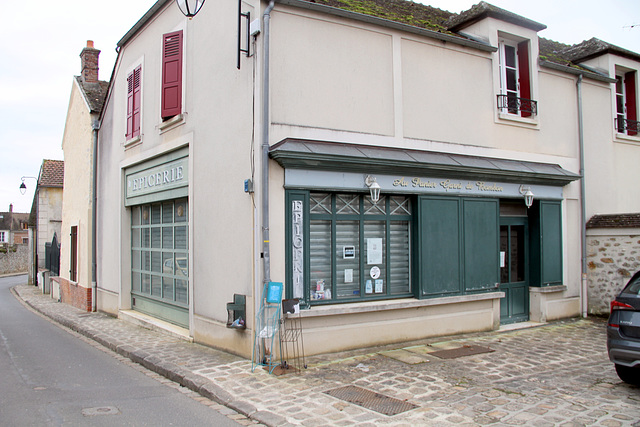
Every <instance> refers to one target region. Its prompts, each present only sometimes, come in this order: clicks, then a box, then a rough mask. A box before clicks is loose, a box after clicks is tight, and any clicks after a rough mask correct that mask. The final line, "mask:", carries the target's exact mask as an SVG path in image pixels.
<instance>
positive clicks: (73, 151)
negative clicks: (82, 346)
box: [51, 41, 108, 311]
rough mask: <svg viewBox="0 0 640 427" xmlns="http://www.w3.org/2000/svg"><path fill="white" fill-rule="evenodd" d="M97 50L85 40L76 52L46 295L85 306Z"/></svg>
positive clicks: (99, 99) (98, 104)
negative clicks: (54, 263) (54, 270)
mask: <svg viewBox="0 0 640 427" xmlns="http://www.w3.org/2000/svg"><path fill="white" fill-rule="evenodd" d="M99 55H100V51H99V50H98V49H96V48H94V46H93V41H88V42H87V46H86V47H85V48H84V49H82V52H81V53H80V70H81V75H80V76H76V77H74V78H73V83H72V86H71V95H70V97H69V108H68V110H67V119H66V122H65V127H64V135H63V138H62V149H63V151H64V162H65V169H64V174H65V176H64V182H65V187H64V200H63V205H62V225H61V230H62V235H61V236H60V240H61V242H62V245H61V252H60V275H59V277H57V278H55V279H54V281H53V282H52V289H51V292H52V296H54V297H55V298H56V299H57V298H59V299H60V300H61V301H63V302H65V303H68V304H71V305H73V306H75V307H78V308H82V309H84V310H88V311H91V310H92V309H93V308H94V307H95V302H94V301H93V296H94V294H93V286H94V285H95V279H93V277H92V272H93V265H92V264H93V261H92V260H93V256H92V255H93V239H94V237H93V236H94V230H93V217H94V211H93V207H94V188H93V187H94V173H93V171H94V169H95V166H94V149H95V140H97V129H98V120H99V116H100V112H101V111H102V106H103V104H104V97H105V95H106V92H107V88H108V82H105V81H100V80H99V79H98V65H99V63H98V58H99Z"/></svg>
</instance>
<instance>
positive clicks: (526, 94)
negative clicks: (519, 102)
mask: <svg viewBox="0 0 640 427" xmlns="http://www.w3.org/2000/svg"><path fill="white" fill-rule="evenodd" d="M518 74H519V76H518V81H519V83H520V98H524V99H531V79H530V76H529V42H528V41H523V42H520V43H518ZM530 116H531V112H529V111H523V112H522V117H530Z"/></svg>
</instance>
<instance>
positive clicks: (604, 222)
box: [587, 213, 640, 228]
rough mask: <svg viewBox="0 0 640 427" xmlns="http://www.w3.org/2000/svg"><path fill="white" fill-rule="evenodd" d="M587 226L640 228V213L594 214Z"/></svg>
mask: <svg viewBox="0 0 640 427" xmlns="http://www.w3.org/2000/svg"><path fill="white" fill-rule="evenodd" d="M587 228H640V213H627V214H609V215H594V216H592V217H591V219H589V221H588V222H587Z"/></svg>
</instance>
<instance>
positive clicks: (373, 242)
mask: <svg viewBox="0 0 640 427" xmlns="http://www.w3.org/2000/svg"><path fill="white" fill-rule="evenodd" d="M367 264H382V238H381V237H375V238H370V239H367Z"/></svg>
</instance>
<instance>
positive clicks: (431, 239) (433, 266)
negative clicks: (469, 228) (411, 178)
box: [419, 197, 462, 296]
mask: <svg viewBox="0 0 640 427" xmlns="http://www.w3.org/2000/svg"><path fill="white" fill-rule="evenodd" d="M459 205H460V200H459V199H457V198H435V197H434V198H431V197H422V198H420V202H419V210H420V213H419V215H420V220H419V221H420V243H419V245H420V260H419V264H420V284H419V288H420V291H419V292H420V295H421V296H443V295H449V294H459V293H460V292H461V291H462V279H461V274H460V265H461V249H460V248H461V244H460V238H461V235H460V207H459Z"/></svg>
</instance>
